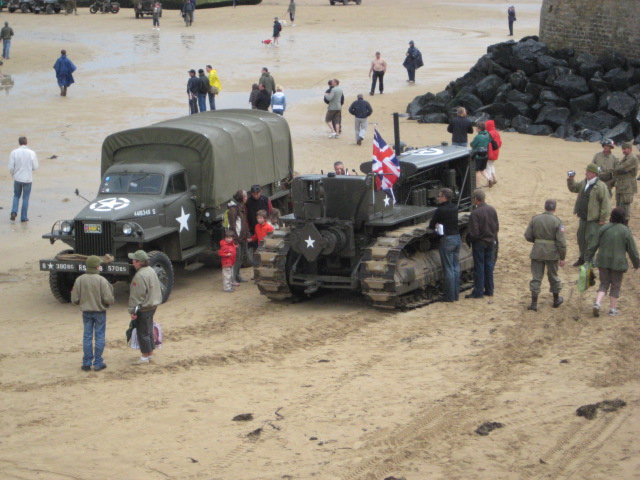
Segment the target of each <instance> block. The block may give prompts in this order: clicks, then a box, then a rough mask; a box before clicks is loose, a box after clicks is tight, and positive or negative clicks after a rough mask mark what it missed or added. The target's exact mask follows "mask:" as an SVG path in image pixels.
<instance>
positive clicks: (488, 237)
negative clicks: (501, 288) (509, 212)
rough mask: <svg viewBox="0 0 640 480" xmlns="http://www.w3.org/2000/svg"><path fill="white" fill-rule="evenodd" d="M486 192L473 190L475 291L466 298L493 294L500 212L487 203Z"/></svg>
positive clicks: (471, 219)
mask: <svg viewBox="0 0 640 480" xmlns="http://www.w3.org/2000/svg"><path fill="white" fill-rule="evenodd" d="M485 199H486V196H485V193H484V191H483V190H481V189H478V190H476V191H475V192H473V204H474V205H475V206H476V208H475V209H474V210H473V212H471V216H470V217H469V234H468V236H469V240H471V250H472V251H473V291H472V292H471V293H470V294H468V295H465V298H482V297H484V296H485V295H487V296H489V297H492V296H493V267H494V264H495V254H496V251H495V250H496V244H497V241H498V230H499V229H500V224H499V223H498V213H497V212H496V209H495V208H493V207H492V206H491V205H487V204H486V203H485Z"/></svg>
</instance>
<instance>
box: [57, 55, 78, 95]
mask: <svg viewBox="0 0 640 480" xmlns="http://www.w3.org/2000/svg"><path fill="white" fill-rule="evenodd" d="M53 69H54V70H55V71H56V78H57V79H58V86H59V87H60V96H61V97H66V96H67V88H69V87H70V86H71V84H73V83H75V80H74V79H73V72H75V71H76V66H75V65H74V64H73V62H72V61H71V60H69V58H68V57H67V51H66V50H61V51H60V58H59V59H58V60H56V63H55V64H54V65H53Z"/></svg>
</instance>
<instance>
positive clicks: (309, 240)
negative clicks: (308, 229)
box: [305, 235, 316, 248]
mask: <svg viewBox="0 0 640 480" xmlns="http://www.w3.org/2000/svg"><path fill="white" fill-rule="evenodd" d="M305 242H307V248H313V244H314V243H316V241H315V240H314V239H313V238H311V235H309V238H307V239H306V240H305Z"/></svg>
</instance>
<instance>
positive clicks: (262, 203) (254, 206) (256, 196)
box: [246, 185, 273, 235]
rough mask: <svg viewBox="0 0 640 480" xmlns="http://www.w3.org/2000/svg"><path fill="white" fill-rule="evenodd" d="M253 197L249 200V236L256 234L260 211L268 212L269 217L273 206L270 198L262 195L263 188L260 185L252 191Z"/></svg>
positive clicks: (247, 205)
mask: <svg viewBox="0 0 640 480" xmlns="http://www.w3.org/2000/svg"><path fill="white" fill-rule="evenodd" d="M250 193H251V195H250V196H249V197H248V198H247V203H246V207H247V216H248V218H247V223H248V224H249V235H253V234H254V233H256V232H255V228H256V224H257V223H258V220H257V218H256V214H257V213H258V212H259V211H260V210H264V211H265V212H267V215H271V211H272V210H273V206H272V205H271V200H269V197H267V196H266V195H263V194H262V188H260V185H253V186H252V187H251V191H250Z"/></svg>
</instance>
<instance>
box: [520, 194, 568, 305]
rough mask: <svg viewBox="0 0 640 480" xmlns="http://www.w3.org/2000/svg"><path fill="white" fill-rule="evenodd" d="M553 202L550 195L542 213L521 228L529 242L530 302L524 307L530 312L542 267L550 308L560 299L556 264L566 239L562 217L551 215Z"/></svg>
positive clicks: (560, 261)
mask: <svg viewBox="0 0 640 480" xmlns="http://www.w3.org/2000/svg"><path fill="white" fill-rule="evenodd" d="M557 204H558V202H556V201H555V200H554V199H552V198H550V199H548V200H547V201H546V202H544V213H541V214H540V215H536V216H535V217H533V218H532V219H531V221H530V222H529V225H528V226H527V230H526V231H525V232H524V238H525V239H526V240H527V242H531V243H533V247H531V254H530V255H529V257H530V258H531V276H532V279H531V281H530V282H529V290H530V291H531V305H529V306H528V307H527V310H532V311H534V312H537V311H538V295H539V294H540V285H541V284H542V278H543V277H544V270H545V268H546V270H547V278H548V279H549V289H550V291H551V293H553V308H558V307H559V306H560V305H562V302H563V299H562V297H561V296H560V292H561V291H562V281H561V280H560V276H559V275H558V266H560V267H564V259H565V256H566V255H567V240H566V238H565V234H564V225H563V224H562V220H560V219H559V218H558V217H556V215H555V213H556V207H557Z"/></svg>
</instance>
